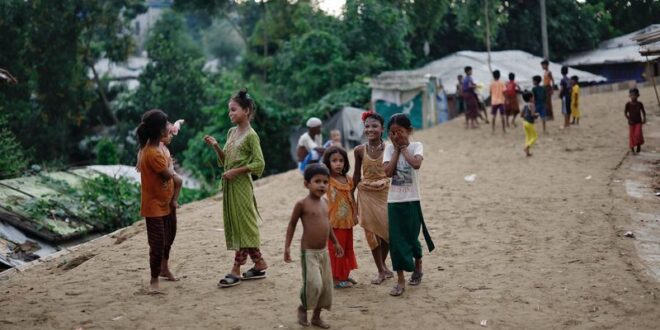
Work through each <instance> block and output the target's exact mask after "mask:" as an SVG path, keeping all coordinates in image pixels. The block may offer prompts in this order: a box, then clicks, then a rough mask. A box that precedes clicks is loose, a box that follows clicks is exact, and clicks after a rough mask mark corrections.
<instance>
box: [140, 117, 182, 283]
mask: <svg viewBox="0 0 660 330" xmlns="http://www.w3.org/2000/svg"><path fill="white" fill-rule="evenodd" d="M167 136H168V129H167V115H166V114H165V113H164V112H163V111H161V110H149V111H147V112H145V113H144V115H142V122H141V123H140V125H139V126H138V128H137V137H138V143H139V145H140V151H139V154H138V155H139V156H138V164H137V167H138V168H139V169H140V182H141V185H140V189H141V207H140V215H142V216H143V217H145V218H146V220H145V222H146V224H147V241H148V242H149V266H150V269H151V281H150V290H151V291H152V292H160V287H159V285H158V276H159V275H162V274H163V273H162V271H163V268H162V267H163V264H164V263H165V265H166V264H167V259H166V258H165V251H166V250H168V251H169V245H171V241H170V240H168V242H166V239H168V238H173V233H171V232H170V231H171V230H172V228H171V227H170V226H166V225H165V222H166V220H165V219H166V218H167V217H168V216H169V215H170V214H171V213H172V209H173V201H174V199H173V197H174V180H173V178H174V177H175V176H176V174H175V173H174V171H173V169H172V167H171V166H169V163H168V157H167V156H166V155H165V154H164V153H163V150H162V149H161V148H160V141H161V140H162V139H164V138H165V137H167ZM166 269H167V268H166ZM168 272H169V270H168ZM169 275H171V273H169ZM167 277H168V278H169V277H170V276H167ZM172 277H173V276H172Z"/></svg>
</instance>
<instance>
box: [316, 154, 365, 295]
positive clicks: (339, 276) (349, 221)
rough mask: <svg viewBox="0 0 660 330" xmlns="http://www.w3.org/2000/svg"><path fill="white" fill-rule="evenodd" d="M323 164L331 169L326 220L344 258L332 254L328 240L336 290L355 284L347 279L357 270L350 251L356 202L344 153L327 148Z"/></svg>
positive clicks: (332, 246)
mask: <svg viewBox="0 0 660 330" xmlns="http://www.w3.org/2000/svg"><path fill="white" fill-rule="evenodd" d="M323 163H324V164H325V166H327V167H328V168H329V169H330V180H329V183H328V193H327V195H326V196H327V198H328V219H329V220H330V226H331V227H332V231H333V232H334V234H335V237H337V242H338V243H339V245H341V247H342V248H343V249H344V255H343V257H341V258H340V257H337V256H336V255H335V250H334V244H332V241H330V240H328V253H329V254H330V264H331V265H332V278H333V280H334V283H335V288H337V289H343V288H350V287H351V286H353V284H356V282H355V280H353V279H352V278H350V273H351V270H353V269H357V261H356V259H355V252H354V251H353V227H354V226H355V225H356V224H357V221H356V220H357V217H356V215H357V214H356V209H355V201H354V200H353V181H352V179H351V177H350V176H348V175H346V173H348V170H349V168H350V165H349V163H348V155H347V154H346V150H344V149H343V148H341V147H330V148H328V149H327V150H326V151H325V153H324V154H323Z"/></svg>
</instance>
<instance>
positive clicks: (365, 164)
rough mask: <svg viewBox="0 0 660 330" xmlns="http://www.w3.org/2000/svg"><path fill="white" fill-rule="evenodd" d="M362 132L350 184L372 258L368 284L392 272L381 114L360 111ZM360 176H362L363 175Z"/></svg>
mask: <svg viewBox="0 0 660 330" xmlns="http://www.w3.org/2000/svg"><path fill="white" fill-rule="evenodd" d="M362 122H363V123H364V134H365V135H366V137H367V139H368V140H369V141H368V142H367V143H365V144H362V145H359V146H357V148H355V151H354V154H355V168H354V170H353V186H354V187H357V189H358V195H357V199H358V203H357V204H358V214H359V217H360V224H361V225H362V228H364V234H365V236H366V238H367V244H369V249H370V250H371V255H372V256H373V257H374V262H375V263H376V268H377V269H378V275H377V276H376V277H375V278H374V279H373V280H372V281H371V283H372V284H381V283H383V281H385V280H386V279H388V278H392V277H393V276H394V274H393V273H392V271H390V270H389V269H387V265H386V263H385V261H386V260H387V254H388V253H389V252H390V244H389V235H388V229H387V228H388V226H387V192H388V190H389V188H390V178H388V177H387V176H386V175H385V171H384V170H383V151H384V150H385V143H383V139H382V136H383V129H384V128H383V117H381V116H380V115H379V114H377V113H375V112H373V111H367V112H364V113H363V114H362ZM363 176H364V177H363Z"/></svg>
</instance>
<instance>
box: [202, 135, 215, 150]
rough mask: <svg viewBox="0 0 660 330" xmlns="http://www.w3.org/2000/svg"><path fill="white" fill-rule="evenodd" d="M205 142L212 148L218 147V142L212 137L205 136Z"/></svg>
mask: <svg viewBox="0 0 660 330" xmlns="http://www.w3.org/2000/svg"><path fill="white" fill-rule="evenodd" d="M204 142H206V144H208V145H209V146H211V147H215V146H217V145H218V141H217V140H216V139H215V138H214V137H212V136H210V135H206V136H204Z"/></svg>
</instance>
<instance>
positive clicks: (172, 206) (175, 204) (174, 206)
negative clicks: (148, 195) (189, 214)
mask: <svg viewBox="0 0 660 330" xmlns="http://www.w3.org/2000/svg"><path fill="white" fill-rule="evenodd" d="M178 208H179V202H177V201H176V200H175V199H172V201H171V202H170V209H171V210H172V211H174V210H176V209H178Z"/></svg>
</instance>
